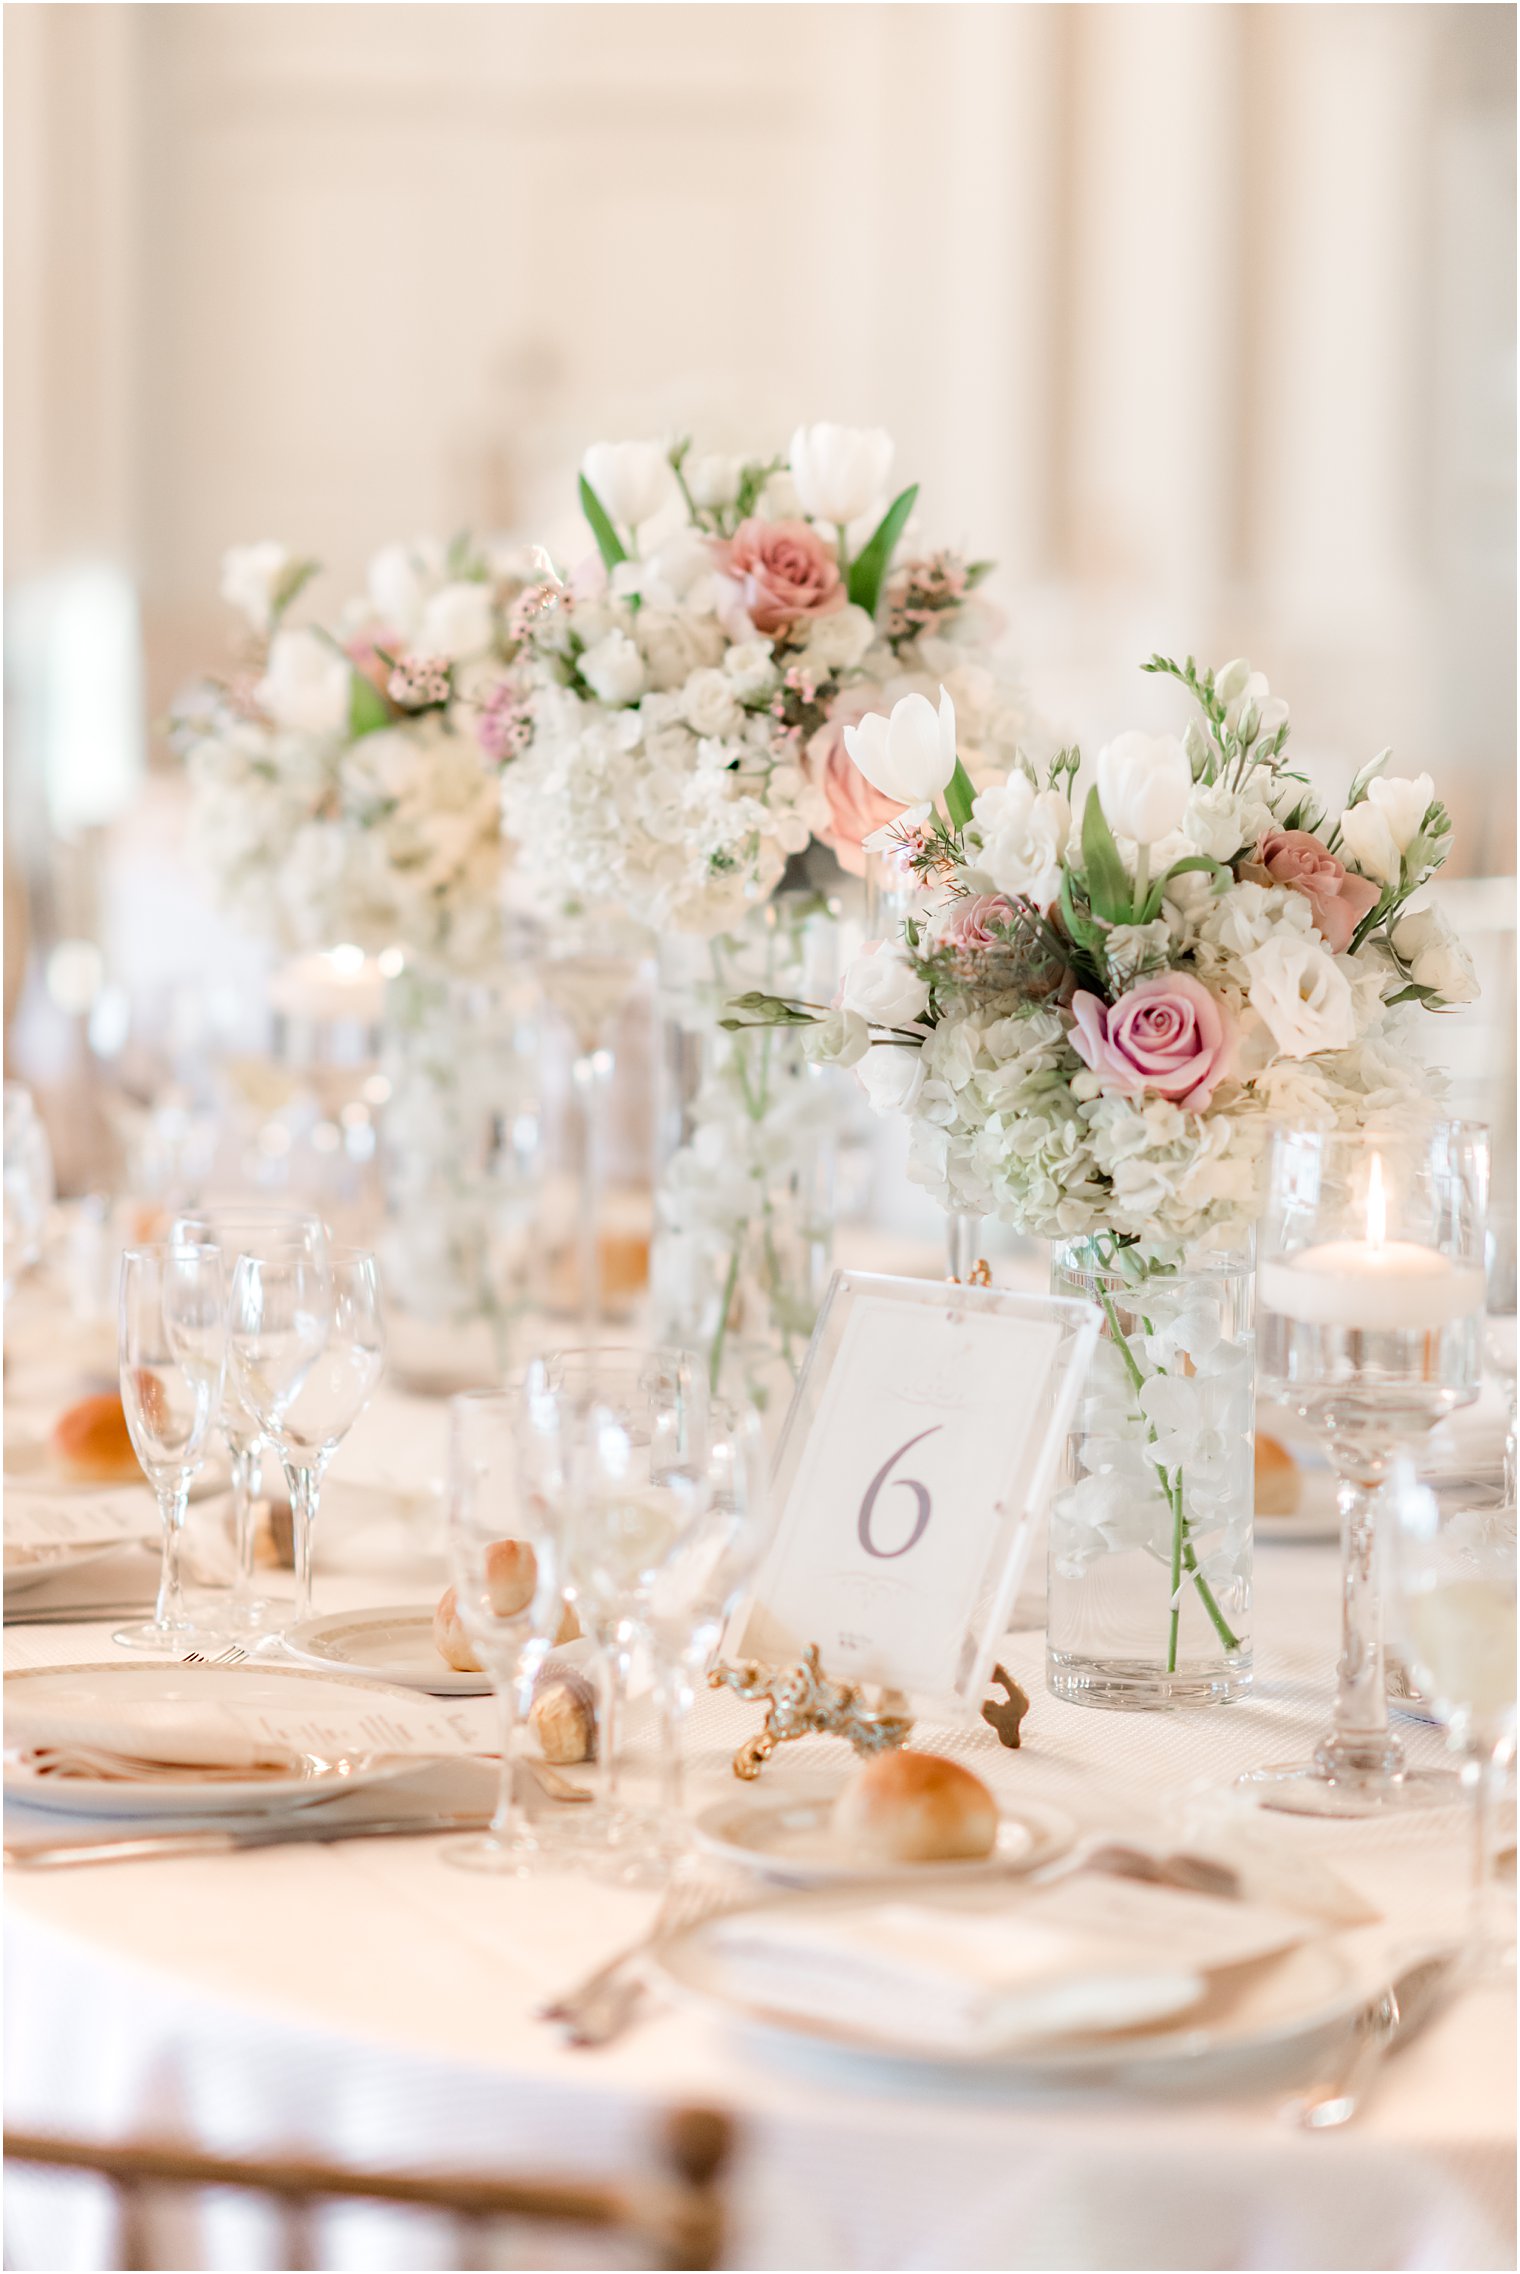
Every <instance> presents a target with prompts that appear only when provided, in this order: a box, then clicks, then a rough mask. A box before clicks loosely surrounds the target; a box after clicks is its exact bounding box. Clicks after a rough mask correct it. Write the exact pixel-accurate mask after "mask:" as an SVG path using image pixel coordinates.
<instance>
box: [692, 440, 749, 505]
mask: <svg viewBox="0 0 1520 2274" xmlns="http://www.w3.org/2000/svg"><path fill="white" fill-rule="evenodd" d="M682 471H683V472H684V474H685V476H686V487H687V488H688V490H690V492H691V502H692V504H693V505H698V506H701V507H702V509H703V510H704V512H710V511H711V510H712V509H713V507H714V506H721V505H732V504H733V502H734V500H735V498H736V497H737V496H738V495H739V484H740V483H741V482H742V481H743V479H744V460H743V459H742V458H722V457H719V456H718V455H717V454H716V453H715V452H713V451H708V452H706V453H705V454H704V455H703V456H702V457H700V458H688V459H687V461H686V464H685V466H684V467H683V468H682Z"/></svg>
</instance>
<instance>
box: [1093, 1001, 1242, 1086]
mask: <svg viewBox="0 0 1520 2274" xmlns="http://www.w3.org/2000/svg"><path fill="white" fill-rule="evenodd" d="M1071 1011H1072V1017H1073V1018H1074V1019H1075V1021H1076V1025H1075V1027H1074V1028H1073V1030H1072V1037H1071V1043H1072V1048H1073V1049H1074V1050H1075V1051H1076V1053H1077V1056H1078V1057H1079V1058H1080V1059H1081V1060H1082V1062H1083V1064H1084V1065H1086V1066H1090V1067H1091V1068H1092V1070H1093V1072H1094V1073H1095V1074H1096V1075H1097V1076H1098V1077H1099V1079H1100V1081H1102V1082H1103V1084H1104V1086H1105V1087H1106V1088H1108V1089H1115V1090H1123V1091H1124V1092H1126V1093H1127V1094H1128V1095H1129V1096H1131V1097H1137V1096H1139V1094H1140V1093H1141V1092H1142V1091H1143V1090H1154V1091H1155V1092H1156V1094H1157V1096H1158V1097H1164V1098H1171V1099H1172V1100H1173V1101H1174V1103H1176V1104H1178V1105H1183V1106H1186V1107H1187V1108H1188V1110H1189V1112H1191V1113H1206V1112H1207V1111H1208V1107H1209V1103H1210V1101H1211V1099H1212V1098H1213V1095H1214V1088H1215V1084H1216V1083H1218V1082H1221V1081H1222V1080H1223V1079H1224V1077H1225V1075H1226V1074H1227V1073H1228V1072H1229V1070H1230V1066H1231V1063H1232V1061H1233V1059H1234V1055H1235V1037H1234V1034H1233V1032H1232V1031H1231V1026H1230V1021H1229V1019H1228V1017H1227V1015H1226V1013H1225V1009H1224V1005H1223V1004H1222V1003H1220V1002H1219V1001H1218V1000H1217V998H1216V997H1214V996H1213V995H1211V994H1210V993H1209V991H1208V989H1207V987H1205V986H1204V984H1203V982H1202V981H1201V980H1199V979H1194V978H1192V977H1191V976H1190V975H1189V974H1188V973H1187V972H1185V971H1171V972H1167V973H1165V974H1158V975H1157V976H1156V977H1155V978H1154V979H1137V980H1136V981H1135V984H1134V986H1133V987H1131V988H1130V990H1129V992H1128V994H1126V995H1121V996H1120V998H1119V1000H1118V1002H1117V1003H1112V1004H1109V1003H1105V1002H1104V1001H1103V1000H1102V999H1101V997H1099V996H1097V995H1089V994H1087V993H1086V992H1084V991H1079V992H1078V993H1077V994H1075V995H1073V997H1072V999H1071Z"/></svg>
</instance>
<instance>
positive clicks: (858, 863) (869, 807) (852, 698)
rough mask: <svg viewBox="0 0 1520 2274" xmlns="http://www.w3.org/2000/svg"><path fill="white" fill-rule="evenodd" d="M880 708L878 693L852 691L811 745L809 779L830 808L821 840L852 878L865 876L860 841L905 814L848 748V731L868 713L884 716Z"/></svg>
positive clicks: (870, 689)
mask: <svg viewBox="0 0 1520 2274" xmlns="http://www.w3.org/2000/svg"><path fill="white" fill-rule="evenodd" d="M881 702H882V697H881V690H880V689H879V688H877V687H869V686H863V687H852V688H850V689H849V691H848V692H847V693H845V694H842V695H839V696H836V698H835V700H834V703H833V706H832V708H831V709H830V712H829V716H828V719H827V721H826V723H825V724H824V725H823V726H821V727H819V728H818V730H817V732H816V733H815V734H813V735H811V736H810V737H809V740H808V746H807V771H808V778H809V780H810V781H811V782H812V784H813V787H814V788H815V789H818V790H822V792H823V794H824V797H825V798H826V800H827V801H828V808H829V823H828V827H827V828H826V829H822V830H820V831H819V835H820V836H821V837H822V839H823V841H824V843H825V844H826V845H827V846H828V847H829V849H830V851H831V852H832V853H833V854H834V857H835V859H836V860H837V861H838V863H839V865H840V867H841V868H842V869H847V870H848V871H849V873H850V875H851V876H864V875H865V873H866V856H865V853H864V852H863V850H862V840H863V839H864V838H866V837H869V836H870V835H871V834H872V832H873V831H874V830H877V829H885V828H886V826H887V824H888V822H891V821H895V820H896V819H897V816H898V815H899V814H900V813H904V812H906V811H907V808H906V807H905V806H901V805H899V804H898V803H897V800H896V799H895V798H890V797H884V796H883V795H882V793H881V791H880V790H878V789H876V788H874V787H873V786H872V784H871V783H870V782H868V781H867V780H866V778H865V775H864V774H863V773H862V772H861V770H860V768H859V767H858V766H857V765H856V763H855V761H854V759H853V758H852V757H851V756H850V754H849V752H848V751H847V750H846V749H845V746H844V730H845V728H846V727H847V726H859V724H860V722H861V720H862V719H863V718H864V717H865V716H866V714H867V712H868V711H873V710H880V708H881Z"/></svg>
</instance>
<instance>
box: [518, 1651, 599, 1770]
mask: <svg viewBox="0 0 1520 2274" xmlns="http://www.w3.org/2000/svg"><path fill="white" fill-rule="evenodd" d="M529 1719H530V1720H531V1721H532V1724H533V1728H534V1731H535V1733H536V1735H537V1737H538V1743H539V1749H540V1751H541V1752H542V1753H543V1756H544V1759H545V1760H546V1761H549V1762H552V1763H553V1765H554V1766H555V1767H556V1768H559V1769H564V1768H569V1767H571V1766H572V1765H573V1764H574V1763H575V1762H577V1761H594V1760H595V1759H596V1692H595V1690H593V1688H592V1687H591V1684H590V1683H589V1682H588V1681H587V1679H586V1677H585V1675H584V1674H582V1673H581V1672H580V1671H579V1669H578V1668H576V1667H574V1666H566V1665H565V1664H563V1662H556V1661H555V1660H553V1659H551V1660H550V1661H549V1663H548V1665H547V1666H545V1668H544V1669H543V1672H542V1673H541V1674H540V1675H539V1677H538V1681H537V1684H536V1685H535V1687H534V1692H533V1706H532V1710H531V1713H530V1715H529Z"/></svg>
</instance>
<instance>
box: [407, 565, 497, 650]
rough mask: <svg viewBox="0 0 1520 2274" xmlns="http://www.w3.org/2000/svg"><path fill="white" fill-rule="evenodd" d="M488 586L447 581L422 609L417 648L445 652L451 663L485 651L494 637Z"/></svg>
mask: <svg viewBox="0 0 1520 2274" xmlns="http://www.w3.org/2000/svg"><path fill="white" fill-rule="evenodd" d="M494 633H495V627H494V625H493V624H492V621H491V588H490V586H489V585H486V584H478V583H460V584H446V585H444V587H443V589H442V590H441V591H439V592H435V593H433V595H432V596H431V598H430V599H428V600H427V601H426V602H425V603H424V605H423V610H422V623H421V627H420V629H419V631H418V633H417V641H416V644H417V648H418V651H419V652H420V653H421V654H423V655H443V656H447V657H448V659H449V661H450V662H451V663H463V662H464V661H465V660H466V659H467V658H468V657H470V656H474V655H484V654H485V652H486V650H487V649H488V648H489V647H490V645H491V641H492V638H493V637H494Z"/></svg>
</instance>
